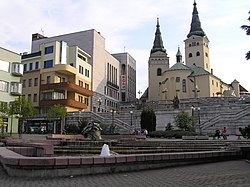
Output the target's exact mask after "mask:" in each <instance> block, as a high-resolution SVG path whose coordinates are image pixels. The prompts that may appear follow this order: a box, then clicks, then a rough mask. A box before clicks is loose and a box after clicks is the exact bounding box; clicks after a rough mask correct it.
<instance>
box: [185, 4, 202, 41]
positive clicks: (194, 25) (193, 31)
mask: <svg viewBox="0 0 250 187" xmlns="http://www.w3.org/2000/svg"><path fill="white" fill-rule="evenodd" d="M193 5H194V8H193V13H192V15H193V16H192V22H191V28H190V32H189V34H188V35H187V37H188V38H189V37H190V36H193V35H196V36H206V34H205V32H204V31H203V29H202V28H201V22H200V18H199V13H198V10H197V7H196V2H195V1H194V4H193Z"/></svg>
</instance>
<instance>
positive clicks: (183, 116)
mask: <svg viewBox="0 0 250 187" xmlns="http://www.w3.org/2000/svg"><path fill="white" fill-rule="evenodd" d="M175 124H176V126H177V127H179V128H180V129H182V130H185V131H190V130H192V129H193V124H194V118H193V117H191V116H189V114H188V113H187V112H185V111H181V112H179V113H178V114H177V115H176V116H175Z"/></svg>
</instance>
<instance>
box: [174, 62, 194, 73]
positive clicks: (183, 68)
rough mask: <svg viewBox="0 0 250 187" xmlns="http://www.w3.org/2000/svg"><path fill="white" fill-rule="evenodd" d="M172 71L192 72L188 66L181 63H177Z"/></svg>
mask: <svg viewBox="0 0 250 187" xmlns="http://www.w3.org/2000/svg"><path fill="white" fill-rule="evenodd" d="M170 70H189V71H191V69H190V68H189V67H188V66H186V65H184V64H182V63H179V62H177V63H175V64H174V65H173V66H172V67H171V68H170Z"/></svg>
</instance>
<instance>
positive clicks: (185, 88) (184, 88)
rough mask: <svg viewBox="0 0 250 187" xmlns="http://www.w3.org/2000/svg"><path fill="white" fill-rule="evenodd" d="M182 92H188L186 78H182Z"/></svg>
mask: <svg viewBox="0 0 250 187" xmlns="http://www.w3.org/2000/svg"><path fill="white" fill-rule="evenodd" d="M182 92H184V93H186V92H187V84H186V80H185V79H183V80H182Z"/></svg>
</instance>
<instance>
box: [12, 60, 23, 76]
mask: <svg viewBox="0 0 250 187" xmlns="http://www.w3.org/2000/svg"><path fill="white" fill-rule="evenodd" d="M11 73H12V75H14V76H23V64H21V63H18V62H13V63H12V69H11Z"/></svg>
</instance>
